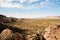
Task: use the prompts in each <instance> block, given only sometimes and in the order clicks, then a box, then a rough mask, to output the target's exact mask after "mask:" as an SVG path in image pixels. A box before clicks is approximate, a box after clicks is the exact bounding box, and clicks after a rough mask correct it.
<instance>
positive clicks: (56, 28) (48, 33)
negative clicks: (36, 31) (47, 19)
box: [44, 24, 60, 40]
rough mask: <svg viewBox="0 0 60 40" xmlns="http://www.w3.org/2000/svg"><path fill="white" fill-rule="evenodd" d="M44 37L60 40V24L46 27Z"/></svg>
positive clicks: (48, 39)
mask: <svg viewBox="0 0 60 40" xmlns="http://www.w3.org/2000/svg"><path fill="white" fill-rule="evenodd" d="M44 37H45V39H46V40H60V24H58V25H51V26H49V27H48V28H46V29H45V34H44Z"/></svg>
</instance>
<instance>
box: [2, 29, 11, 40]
mask: <svg viewBox="0 0 60 40" xmlns="http://www.w3.org/2000/svg"><path fill="white" fill-rule="evenodd" d="M11 37H12V31H11V30H10V29H5V30H3V31H2V32H1V39H2V40H10V39H11Z"/></svg>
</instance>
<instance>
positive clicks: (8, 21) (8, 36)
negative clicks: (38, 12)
mask: <svg viewBox="0 0 60 40" xmlns="http://www.w3.org/2000/svg"><path fill="white" fill-rule="evenodd" d="M0 40H60V16H51V17H45V18H33V19H32V18H29V19H27V18H14V17H6V16H5V15H1V14H0Z"/></svg>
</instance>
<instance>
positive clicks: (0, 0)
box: [0, 0, 54, 9]
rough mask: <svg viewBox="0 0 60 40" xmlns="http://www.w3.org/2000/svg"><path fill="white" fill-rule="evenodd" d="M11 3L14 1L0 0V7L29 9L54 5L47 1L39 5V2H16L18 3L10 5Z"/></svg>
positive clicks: (27, 0) (21, 0)
mask: <svg viewBox="0 0 60 40" xmlns="http://www.w3.org/2000/svg"><path fill="white" fill-rule="evenodd" d="M12 1H15V0H0V7H5V8H22V9H29V8H33V7H38V6H40V7H49V6H51V5H53V4H54V3H51V2H49V0H45V1H42V2H40V5H39V3H38V1H39V0H17V1H18V2H19V3H11V2H12ZM33 2H36V3H37V4H35V3H34V4H31V3H33ZM30 4H31V5H30ZM36 5H37V6H36Z"/></svg>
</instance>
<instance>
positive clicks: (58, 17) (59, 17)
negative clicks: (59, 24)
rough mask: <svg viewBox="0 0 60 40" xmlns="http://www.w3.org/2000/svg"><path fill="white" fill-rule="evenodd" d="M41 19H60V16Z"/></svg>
mask: <svg viewBox="0 0 60 40" xmlns="http://www.w3.org/2000/svg"><path fill="white" fill-rule="evenodd" d="M41 19H60V16H46V17H41Z"/></svg>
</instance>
